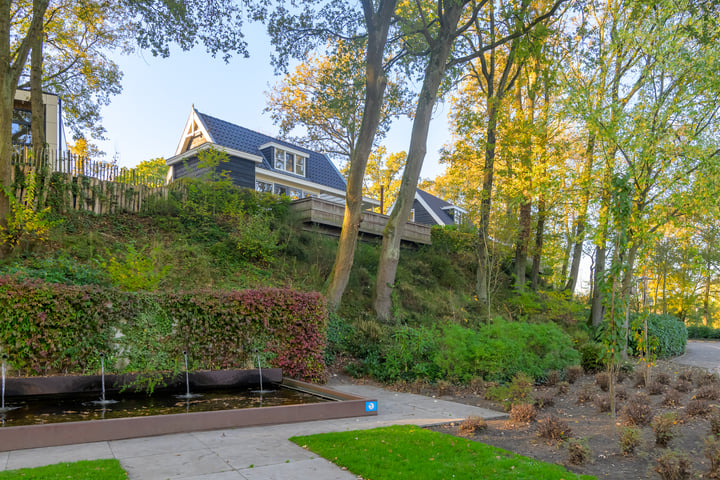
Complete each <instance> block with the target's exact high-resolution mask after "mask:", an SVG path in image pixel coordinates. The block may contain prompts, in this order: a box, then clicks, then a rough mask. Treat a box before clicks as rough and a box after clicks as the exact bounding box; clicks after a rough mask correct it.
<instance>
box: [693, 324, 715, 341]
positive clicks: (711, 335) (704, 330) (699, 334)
mask: <svg viewBox="0 0 720 480" xmlns="http://www.w3.org/2000/svg"><path fill="white" fill-rule="evenodd" d="M687 333H688V338H697V339H708V340H720V328H712V327H706V326H705V325H698V326H688V327H687Z"/></svg>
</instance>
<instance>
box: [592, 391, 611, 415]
mask: <svg viewBox="0 0 720 480" xmlns="http://www.w3.org/2000/svg"><path fill="white" fill-rule="evenodd" d="M595 406H596V407H597V409H598V411H599V412H609V411H610V407H611V405H610V396H609V395H598V396H597V397H595Z"/></svg>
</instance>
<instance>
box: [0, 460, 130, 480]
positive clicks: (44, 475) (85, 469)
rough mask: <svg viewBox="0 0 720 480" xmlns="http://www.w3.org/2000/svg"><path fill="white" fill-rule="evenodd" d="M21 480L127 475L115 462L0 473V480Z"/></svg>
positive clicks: (108, 479)
mask: <svg viewBox="0 0 720 480" xmlns="http://www.w3.org/2000/svg"><path fill="white" fill-rule="evenodd" d="M16 478H22V479H23V480H30V479H37V480H60V479H63V480H66V479H72V480H118V479H125V478H127V473H126V472H125V470H123V469H122V467H121V466H120V462H118V461H117V460H114V459H112V460H91V461H90V460H83V461H80V462H74V463H58V464H56V465H48V466H46V467H37V468H21V469H19V470H8V471H5V472H0V480H10V479H16Z"/></svg>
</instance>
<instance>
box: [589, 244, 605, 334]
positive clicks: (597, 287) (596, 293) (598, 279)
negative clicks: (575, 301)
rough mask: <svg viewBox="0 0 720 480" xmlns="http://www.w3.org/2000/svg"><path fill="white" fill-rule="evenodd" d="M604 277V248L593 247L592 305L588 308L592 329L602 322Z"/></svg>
mask: <svg viewBox="0 0 720 480" xmlns="http://www.w3.org/2000/svg"><path fill="white" fill-rule="evenodd" d="M604 277H605V247H604V246H600V245H598V246H596V247H595V274H594V275H593V292H592V304H591V308H590V323H591V325H592V326H593V328H597V327H599V326H600V325H602V321H603V294H602V285H604V283H605V282H604Z"/></svg>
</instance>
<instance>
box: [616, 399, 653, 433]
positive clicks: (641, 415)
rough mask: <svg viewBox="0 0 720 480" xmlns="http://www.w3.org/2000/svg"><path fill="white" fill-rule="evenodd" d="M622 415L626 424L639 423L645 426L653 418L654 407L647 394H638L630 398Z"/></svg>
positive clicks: (638, 424)
mask: <svg viewBox="0 0 720 480" xmlns="http://www.w3.org/2000/svg"><path fill="white" fill-rule="evenodd" d="M620 415H621V417H622V419H623V422H624V423H625V425H637V426H640V427H643V426H645V425H647V424H649V423H650V420H651V419H652V407H651V406H650V400H649V399H648V397H647V395H643V394H638V395H635V396H634V397H632V398H630V399H629V400H628V401H627V403H626V404H625V407H623V409H622V411H621V412H620Z"/></svg>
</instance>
